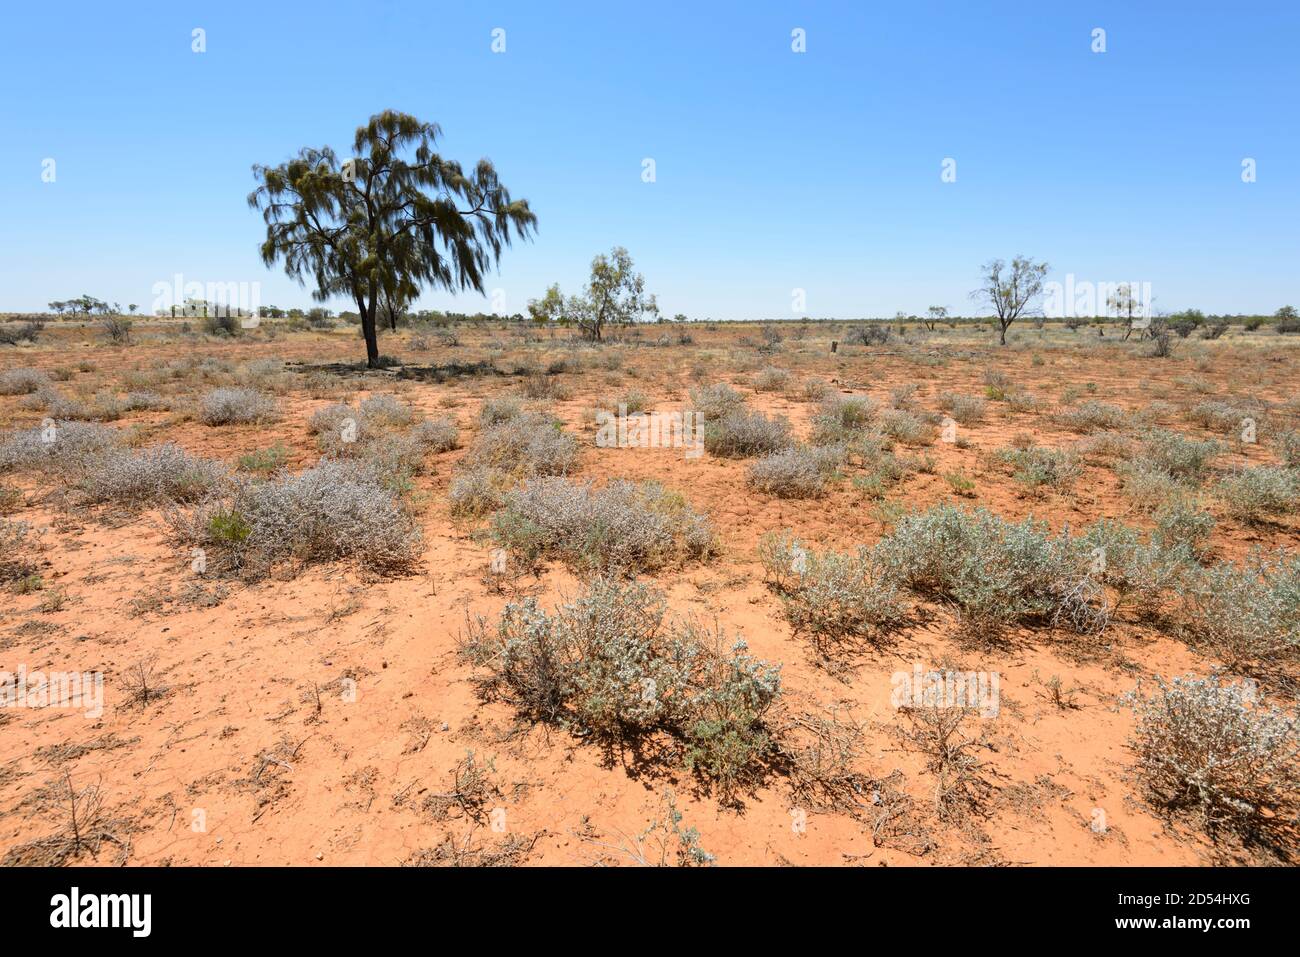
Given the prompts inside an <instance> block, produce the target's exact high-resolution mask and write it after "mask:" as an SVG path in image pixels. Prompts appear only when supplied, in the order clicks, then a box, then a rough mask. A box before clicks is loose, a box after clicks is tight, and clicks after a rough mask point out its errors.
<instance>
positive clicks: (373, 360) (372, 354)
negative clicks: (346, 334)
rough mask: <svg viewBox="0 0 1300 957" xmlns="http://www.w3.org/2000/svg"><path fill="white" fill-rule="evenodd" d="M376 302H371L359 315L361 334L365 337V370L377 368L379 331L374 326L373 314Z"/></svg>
mask: <svg viewBox="0 0 1300 957" xmlns="http://www.w3.org/2000/svg"><path fill="white" fill-rule="evenodd" d="M377 305H378V303H377V302H375V301H373V300H372V301H371V303H370V306H369V307H368V308H367V309H365V310H364V311H363V312H362V313H361V333H362V335H364V336H365V337H366V368H367V369H378V368H379V330H378V328H377V326H376V325H375V319H376V316H375V313H376V311H377V310H376V306H377Z"/></svg>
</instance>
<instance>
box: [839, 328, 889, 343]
mask: <svg viewBox="0 0 1300 957" xmlns="http://www.w3.org/2000/svg"><path fill="white" fill-rule="evenodd" d="M889 331H890V330H889V326H885V325H870V326H854V327H853V328H851V329H849V331H848V332H846V333H844V341H845V342H846V343H848V344H849V345H861V346H882V345H884V344H885V343H886V342H888V341H889Z"/></svg>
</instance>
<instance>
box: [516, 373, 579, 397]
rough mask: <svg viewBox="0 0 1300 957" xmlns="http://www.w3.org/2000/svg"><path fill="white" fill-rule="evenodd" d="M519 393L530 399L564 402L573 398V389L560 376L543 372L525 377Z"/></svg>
mask: <svg viewBox="0 0 1300 957" xmlns="http://www.w3.org/2000/svg"><path fill="white" fill-rule="evenodd" d="M519 391H520V392H521V393H522V394H523V395H524V397H525V398H528V399H555V400H557V401H561V402H562V401H564V400H566V399H569V398H571V397H572V396H573V389H571V388H570V387H569V386H568V385H567V384H566V383H565V382H564V381H563V380H561V379H560V378H559V377H558V376H556V375H553V374H550V373H541V372H532V373H529V374H528V375H525V376H524V381H523V384H522V385H521V386H520V389H519Z"/></svg>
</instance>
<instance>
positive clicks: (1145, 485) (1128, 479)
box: [1115, 461, 1196, 512]
mask: <svg viewBox="0 0 1300 957" xmlns="http://www.w3.org/2000/svg"><path fill="white" fill-rule="evenodd" d="M1115 474H1116V475H1118V476H1119V480H1120V487H1121V489H1122V490H1123V492H1124V494H1125V495H1126V496H1128V498H1129V499H1130V500H1131V501H1132V502H1133V504H1134V505H1136V506H1137V507H1138V508H1139V509H1141V510H1142V511H1144V512H1153V511H1155V510H1156V509H1157V508H1159V507H1160V506H1161V505H1163V504H1165V503H1167V502H1170V501H1173V500H1175V499H1186V498H1190V497H1191V496H1193V495H1194V494H1195V491H1196V490H1195V489H1194V488H1192V487H1191V486H1190V485H1188V484H1187V483H1186V482H1181V481H1179V480H1178V479H1176V478H1174V476H1172V475H1170V474H1169V473H1168V472H1166V471H1165V470H1164V469H1161V468H1157V467H1155V466H1153V465H1152V464H1151V463H1150V462H1147V461H1129V462H1120V463H1119V464H1118V465H1116V466H1115Z"/></svg>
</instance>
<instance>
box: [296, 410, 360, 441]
mask: <svg viewBox="0 0 1300 957" xmlns="http://www.w3.org/2000/svg"><path fill="white" fill-rule="evenodd" d="M366 424H367V423H366V421H365V419H364V418H363V416H362V415H361V412H360V411H359V410H357V409H354V408H352V406H350V405H348V404H347V403H346V402H335V403H333V404H332V405H327V406H325V407H324V408H321V409H317V410H316V411H315V412H313V413H312V414H311V417H310V418H309V419H308V420H307V431H308V432H310V433H311V434H312V435H315V436H317V437H318V439H317V441H318V443H319V444H320V446H321V448H322V449H330V448H333V447H334V446H335V445H337V444H339V443H340V442H343V441H345V439H344V438H343V436H344V434H345V432H346V434H347V435H348V436H350V437H351V440H353V441H356V440H360V439H362V438H364V436H363V430H364V429H365V427H366Z"/></svg>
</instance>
